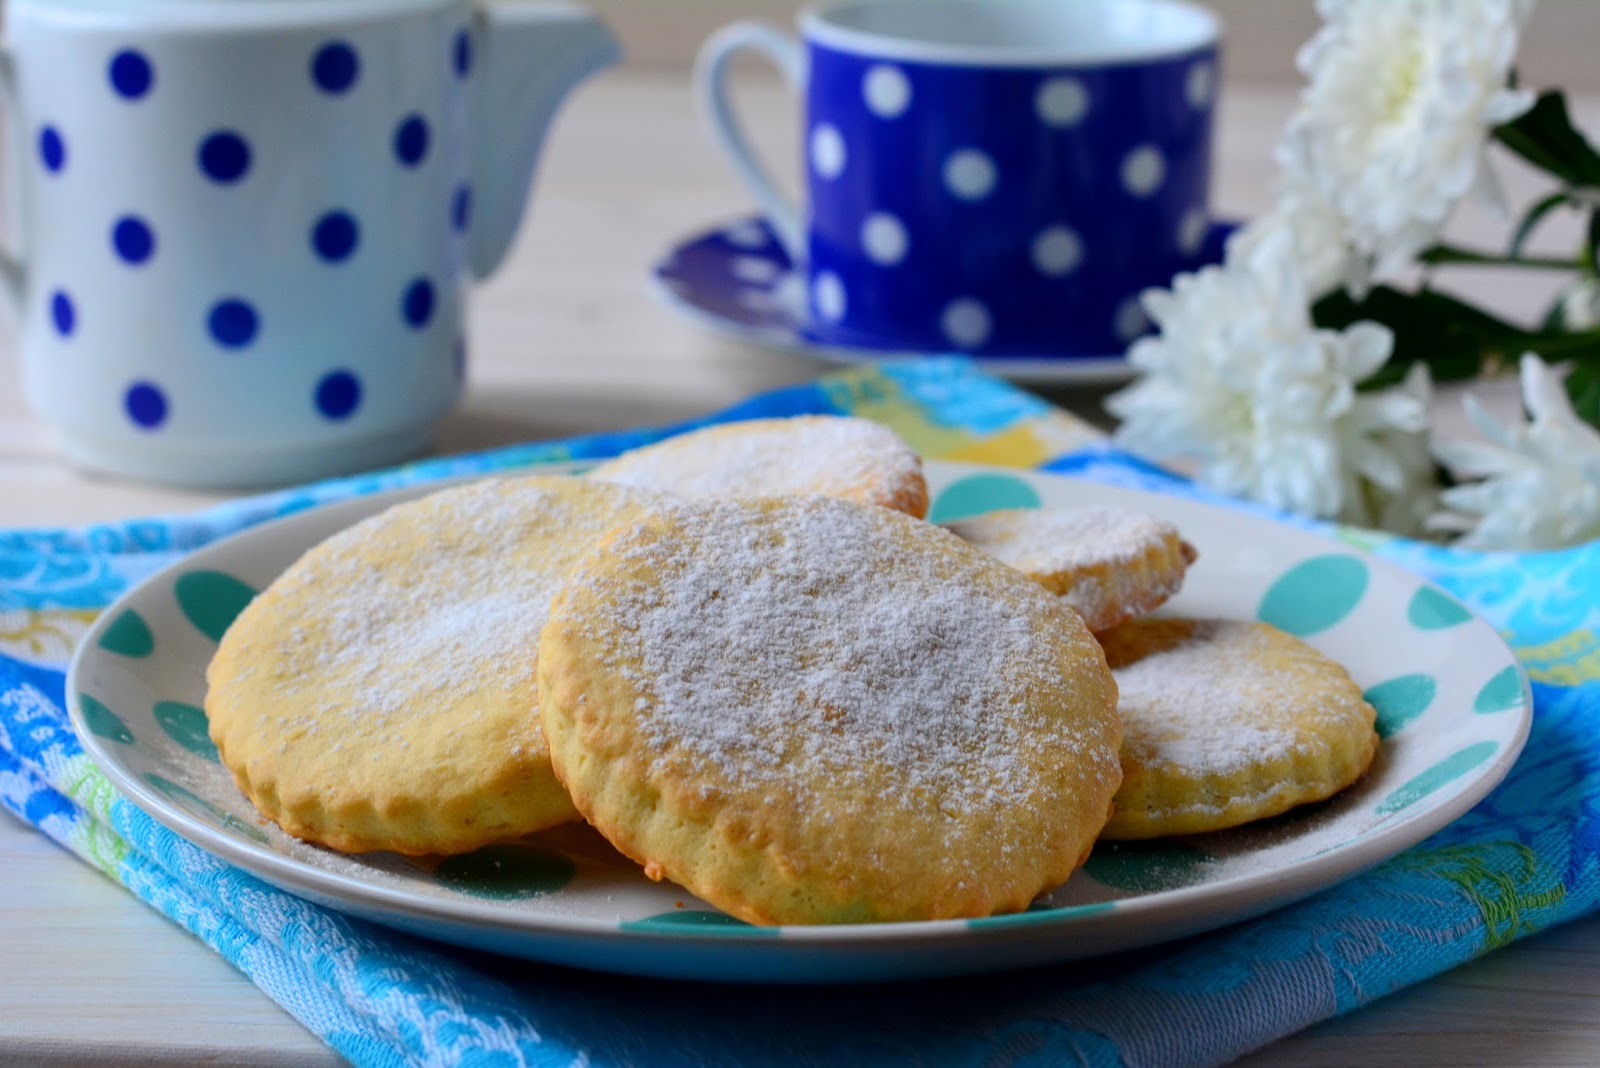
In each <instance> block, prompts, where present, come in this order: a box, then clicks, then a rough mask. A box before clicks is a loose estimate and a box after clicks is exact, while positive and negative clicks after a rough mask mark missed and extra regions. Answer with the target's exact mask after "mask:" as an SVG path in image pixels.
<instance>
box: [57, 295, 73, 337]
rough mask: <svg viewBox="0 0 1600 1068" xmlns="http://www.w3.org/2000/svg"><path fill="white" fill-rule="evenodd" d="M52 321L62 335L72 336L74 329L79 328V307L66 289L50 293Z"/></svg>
mask: <svg viewBox="0 0 1600 1068" xmlns="http://www.w3.org/2000/svg"><path fill="white" fill-rule="evenodd" d="M50 322H51V323H52V324H54V326H55V328H56V333H58V334H60V335H61V336H62V337H71V336H72V331H73V330H74V329H76V328H77V325H78V309H77V307H76V305H74V304H73V303H72V298H71V297H70V296H68V295H67V292H66V290H64V289H58V290H56V291H55V292H54V293H52V294H50Z"/></svg>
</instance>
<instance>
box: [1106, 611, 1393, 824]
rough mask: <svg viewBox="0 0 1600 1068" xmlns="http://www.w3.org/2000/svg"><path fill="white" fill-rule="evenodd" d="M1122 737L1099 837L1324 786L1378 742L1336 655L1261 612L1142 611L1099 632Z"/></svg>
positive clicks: (1359, 764)
mask: <svg viewBox="0 0 1600 1068" xmlns="http://www.w3.org/2000/svg"><path fill="white" fill-rule="evenodd" d="M1099 637H1100V640H1101V642H1102V644H1103V645H1104V646H1105V650H1106V660H1107V662H1108V663H1109V664H1110V665H1111V669H1112V674H1113V675H1115V676H1116V680H1117V687H1118V691H1119V695H1120V696H1119V698H1118V708H1119V710H1120V712H1121V713H1122V721H1123V729H1124V731H1125V739H1124V742H1123V748H1122V770H1123V782H1122V788H1121V789H1120V790H1118V791H1117V797H1116V814H1115V815H1114V816H1113V817H1112V818H1111V821H1110V822H1109V823H1107V824H1106V828H1105V831H1104V832H1103V833H1102V837H1104V838H1107V839H1130V838H1157V837H1161V836H1164V835H1171V834H1197V833H1200V832H1204V831H1218V830H1222V829H1223V828H1226V827H1235V826H1238V825H1239V824H1241V823H1247V822H1249V821H1251V820H1257V819H1262V818H1264V817H1267V816H1276V815H1278V814H1279V813H1282V812H1286V811H1288V810H1289V809H1291V808H1293V807H1294V806H1296V805H1300V804H1304V803H1306V802H1308V801H1320V800H1322V799H1324V798H1327V797H1331V796H1333V795H1334V794H1336V793H1338V792H1339V791H1340V790H1342V789H1344V788H1345V787H1346V786H1349V785H1350V784H1351V783H1353V782H1355V781H1356V780H1357V779H1358V778H1360V777H1361V775H1362V773H1363V772H1365V771H1366V769H1367V766H1368V765H1369V764H1370V763H1371V762H1372V757H1373V754H1375V753H1376V752H1377V747H1378V735H1377V732H1376V731H1375V730H1374V729H1373V721H1374V718H1375V713H1374V711H1373V708H1372V706H1371V705H1369V704H1367V702H1366V701H1365V699H1363V697H1362V694H1361V688H1360V687H1359V686H1357V685H1356V684H1355V682H1353V681H1352V680H1351V678H1350V676H1349V674H1348V673H1347V672H1346V671H1345V669H1344V668H1343V667H1341V666H1340V665H1339V664H1337V663H1335V662H1334V661H1332V660H1330V659H1328V658H1327V657H1325V656H1323V655H1322V654H1321V653H1319V652H1317V651H1316V650H1315V649H1313V648H1311V646H1309V645H1307V644H1306V643H1304V642H1302V641H1300V640H1299V639H1298V638H1295V637H1293V636H1291V635H1288V634H1285V633H1284V632H1283V631H1280V630H1278V629H1277V628H1275V627H1271V626H1268V625H1267V624H1265V623H1236V622H1227V621H1222V620H1194V619H1141V620H1137V621H1135V622H1132V623H1128V624H1126V625H1124V626H1121V627H1118V628H1117V629H1115V630H1113V631H1111V632H1110V633H1107V634H1102V635H1100V636H1099Z"/></svg>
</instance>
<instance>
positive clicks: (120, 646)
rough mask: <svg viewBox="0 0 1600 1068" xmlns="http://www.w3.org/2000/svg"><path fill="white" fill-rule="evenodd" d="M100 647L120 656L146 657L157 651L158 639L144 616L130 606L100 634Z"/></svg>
mask: <svg viewBox="0 0 1600 1068" xmlns="http://www.w3.org/2000/svg"><path fill="white" fill-rule="evenodd" d="M100 648H102V649H104V650H105V651H106V652H108V653H116V654H117V655H118V656H128V657H135V658H137V657H145V656H149V655H150V654H151V653H152V652H154V651H155V648H156V639H155V635H153V634H151V633H150V625H149V624H148V623H146V622H145V621H144V617H143V616H141V615H140V614H139V613H138V612H135V611H134V610H133V609H131V608H129V609H126V610H124V611H123V613H122V614H121V615H119V616H118V617H117V618H116V619H114V620H112V621H111V625H110V626H109V627H107V628H106V629H105V632H104V633H103V634H101V635H100Z"/></svg>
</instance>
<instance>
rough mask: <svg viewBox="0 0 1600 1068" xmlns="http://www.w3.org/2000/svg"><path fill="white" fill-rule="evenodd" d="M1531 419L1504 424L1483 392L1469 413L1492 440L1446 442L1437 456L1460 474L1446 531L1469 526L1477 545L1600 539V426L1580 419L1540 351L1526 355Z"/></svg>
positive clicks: (1470, 543) (1469, 538)
mask: <svg viewBox="0 0 1600 1068" xmlns="http://www.w3.org/2000/svg"><path fill="white" fill-rule="evenodd" d="M1522 403H1523V406H1524V407H1525V408H1527V410H1528V415H1529V416H1530V419H1529V421H1528V422H1527V423H1526V424H1524V425H1522V426H1514V427H1501V426H1500V425H1499V424H1497V423H1496V422H1495V421H1494V420H1493V419H1492V418H1490V416H1489V414H1488V412H1486V411H1484V409H1483V406H1482V405H1481V404H1479V403H1478V401H1477V398H1475V397H1471V396H1469V397H1467V399H1466V408H1467V415H1468V416H1469V417H1470V418H1471V419H1472V421H1473V423H1474V424H1476V425H1477V427H1478V429H1479V430H1480V431H1482V433H1483V435H1484V436H1485V437H1486V438H1488V439H1489V441H1490V444H1482V443H1479V442H1470V441H1438V442H1435V443H1434V447H1433V451H1434V455H1436V456H1437V457H1438V458H1439V461H1440V462H1441V463H1443V464H1444V465H1445V466H1446V467H1448V468H1450V469H1451V472H1452V473H1453V474H1455V475H1456V477H1457V478H1482V479H1483V481H1481V482H1473V483H1469V484H1466V485H1460V486H1455V487H1452V488H1451V489H1448V490H1445V491H1444V493H1442V494H1441V495H1440V497H1439V501H1440V503H1441V504H1443V505H1444V506H1445V507H1446V508H1447V509H1449V510H1448V511H1445V512H1441V513H1438V514H1436V515H1435V516H1434V518H1433V520H1432V521H1431V522H1430V525H1431V526H1433V527H1434V528H1435V529H1438V530H1463V531H1467V534H1466V536H1465V537H1463V538H1462V539H1461V540H1460V541H1459V542H1458V543H1457V544H1459V545H1461V546H1462V547H1463V548H1469V549H1558V548H1561V547H1563V546H1567V545H1576V544H1578V543H1579V542H1583V541H1589V540H1592V539H1595V538H1600V432H1596V431H1595V428H1594V427H1592V426H1590V425H1589V424H1588V423H1585V422H1584V421H1583V420H1581V419H1579V418H1578V416H1577V413H1576V412H1574V411H1573V410H1572V403H1571V402H1570V401H1569V400H1568V399H1567V393H1566V390H1565V389H1564V388H1563V386H1562V383H1561V378H1560V376H1559V375H1557V374H1556V373H1555V372H1553V371H1551V370H1550V368H1549V367H1547V366H1546V365H1545V364H1544V362H1543V361H1542V360H1540V359H1539V358H1538V357H1536V356H1532V355H1527V356H1524V357H1522Z"/></svg>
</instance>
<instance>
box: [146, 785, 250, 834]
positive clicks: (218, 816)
mask: <svg viewBox="0 0 1600 1068" xmlns="http://www.w3.org/2000/svg"><path fill="white" fill-rule="evenodd" d="M144 781H145V782H147V783H149V784H150V785H151V786H154V787H155V788H156V789H157V790H160V791H161V792H162V793H164V794H166V795H167V796H168V797H170V798H171V799H172V800H174V801H176V802H177V803H178V804H180V805H182V806H183V807H184V808H186V809H188V810H189V814H190V815H192V816H198V817H200V818H201V819H203V820H206V821H207V822H210V823H213V824H215V825H216V826H218V827H221V828H222V829H224V830H228V831H234V832H236V833H238V834H242V835H244V836H245V837H246V838H249V839H250V840H251V841H254V842H260V843H261V844H263V845H265V844H266V841H267V835H266V832H264V831H262V829H261V828H260V827H257V826H256V825H255V824H253V823H251V822H250V821H248V820H242V819H240V818H239V817H237V816H235V815H234V814H233V813H231V812H227V811H224V810H223V809H222V808H220V807H218V806H217V805H213V804H212V803H211V802H210V801H207V800H206V799H205V798H203V797H201V796H199V795H198V794H196V793H194V792H192V791H190V790H189V789H188V788H186V787H183V786H179V785H178V784H177V783H175V782H173V781H172V780H171V779H167V778H164V777H162V776H160V775H157V774H156V773H155V772H150V773H149V774H148V775H146V776H145V777H144Z"/></svg>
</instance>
